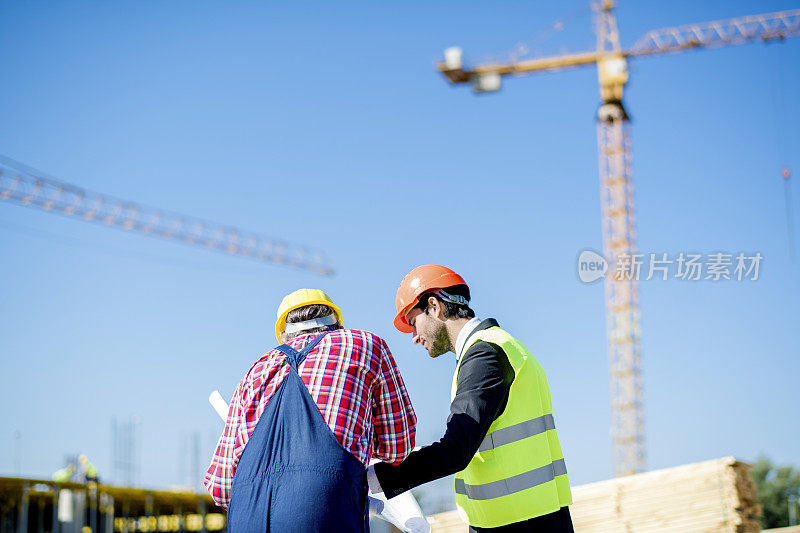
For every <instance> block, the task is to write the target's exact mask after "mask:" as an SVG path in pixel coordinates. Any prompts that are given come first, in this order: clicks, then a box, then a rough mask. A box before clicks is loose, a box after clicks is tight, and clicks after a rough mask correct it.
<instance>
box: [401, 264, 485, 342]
mask: <svg viewBox="0 0 800 533" xmlns="http://www.w3.org/2000/svg"><path fill="white" fill-rule="evenodd" d="M455 285H464V286H465V287H467V293H468V294H469V286H467V282H465V281H464V278H462V277H461V276H459V275H458V274H456V273H455V272H453V271H452V270H451V269H449V268H447V267H445V266H442V265H422V266H418V267H417V268H415V269H414V270H412V271H411V272H409V273H408V274H406V277H404V278H403V281H401V282H400V286H399V287H398V288H397V296H395V299H394V305H395V306H396V307H397V316H395V317H394V327H396V328H397V329H399V330H400V331H402V332H403V333H411V332H413V331H414V329H413V328H412V327H411V326H409V325H408V321H407V320H406V315H407V314H408V312H409V311H410V310H411V309H412V308H413V307H414V306H415V305H417V303H419V297H420V296H422V294H424V293H425V292H427V291H430V290H434V289H446V288H448V287H453V286H455ZM467 299H469V296H468V297H467Z"/></svg>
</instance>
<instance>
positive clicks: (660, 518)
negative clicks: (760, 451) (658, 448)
mask: <svg viewBox="0 0 800 533" xmlns="http://www.w3.org/2000/svg"><path fill="white" fill-rule="evenodd" d="M749 468H750V466H749V465H747V464H745V463H742V462H739V461H737V460H736V459H734V458H733V457H725V458H722V459H714V460H712V461H705V462H702V463H694V464H689V465H683V466H678V467H675V468H666V469H664V470H655V471H653V472H646V473H644V474H636V475H632V476H626V477H622V478H616V479H611V480H608V481H600V482H597V483H590V484H588V485H581V486H578V487H573V488H572V495H573V499H574V503H573V504H572V506H570V513H571V514H572V521H573V524H574V526H575V532H576V533H606V532H607V533H619V532H625V533H640V532H641V533H649V532H675V533H677V532H689V531H691V532H703V533H712V532H713V533H751V532H754V533H755V532H758V531H760V530H761V528H760V526H759V522H758V517H759V516H760V515H761V508H760V506H759V505H758V504H757V503H756V490H755V486H754V484H753V482H752V481H751V480H750V474H749V472H748V470H749ZM429 522H431V531H433V532H435V533H456V532H458V533H461V532H465V531H467V527H466V525H465V524H464V523H463V522H461V520H460V519H459V517H458V514H457V513H456V512H455V511H450V512H448V513H441V514H439V515H435V516H433V517H431V518H430V519H429Z"/></svg>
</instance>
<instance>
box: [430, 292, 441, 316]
mask: <svg viewBox="0 0 800 533" xmlns="http://www.w3.org/2000/svg"><path fill="white" fill-rule="evenodd" d="M428 309H430V310H431V315H433V316H434V317H435V318H438V319H439V320H444V309H443V308H442V303H441V302H440V301H439V300H437V299H436V298H434V297H433V296H429V297H428Z"/></svg>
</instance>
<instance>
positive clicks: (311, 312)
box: [281, 304, 342, 342]
mask: <svg viewBox="0 0 800 533" xmlns="http://www.w3.org/2000/svg"><path fill="white" fill-rule="evenodd" d="M330 314H333V309H331V308H330V307H328V306H327V305H322V304H314V305H306V306H303V307H298V308H297V309H293V310H291V311H289V314H288V315H286V323H287V324H295V323H297V322H305V321H306V320H311V319H312V318H322V317H325V316H328V315H330ZM335 329H342V323H341V322H340V321H338V320H337V321H336V323H335V324H331V325H330V326H319V327H316V328H309V329H304V330H301V331H295V332H294V333H286V332H284V333H283V335H282V336H281V338H282V339H283V340H284V342H285V341H288V340H291V339H293V338H295V337H297V336H298V335H305V334H306V333H315V332H321V331H333V330H335Z"/></svg>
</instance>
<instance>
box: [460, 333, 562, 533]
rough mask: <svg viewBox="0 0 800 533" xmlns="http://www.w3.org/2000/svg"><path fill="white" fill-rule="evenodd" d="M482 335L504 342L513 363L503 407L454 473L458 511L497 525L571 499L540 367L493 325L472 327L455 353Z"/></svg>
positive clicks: (550, 510) (472, 519)
mask: <svg viewBox="0 0 800 533" xmlns="http://www.w3.org/2000/svg"><path fill="white" fill-rule="evenodd" d="M478 341H485V342H488V343H491V344H494V345H496V346H499V347H500V348H502V350H503V352H505V354H506V356H507V357H508V361H509V363H511V366H512V368H513V369H514V382H513V383H512V384H511V389H510V391H509V394H508V403H507V404H506V408H505V410H504V411H503V413H502V414H501V415H500V416H499V417H498V418H497V419H496V420H495V421H494V422H493V423H492V425H491V426H489V431H488V432H487V434H486V437H485V438H484V439H483V442H481V445H480V447H479V448H478V452H477V453H476V454H475V456H474V457H473V458H472V460H471V461H470V463H469V465H467V468H466V469H464V470H462V471H461V472H458V473H457V474H456V479H455V492H456V505H457V506H458V512H459V515H460V516H461V518H462V519H463V520H465V521H466V522H468V523H469V524H470V525H471V526H473V527H499V526H504V525H507V524H513V523H515V522H521V521H523V520H529V519H531V518H535V517H537V516H542V515H545V514H549V513H553V512H555V511H557V510H558V509H560V508H561V507H565V506H567V505H570V504H571V503H572V493H571V492H570V489H569V478H568V477H567V468H566V466H565V464H564V454H563V453H562V452H561V445H560V444H559V442H558V435H556V430H555V424H554V421H553V404H552V401H551V399H550V387H548V386H547V377H546V376H545V373H544V369H542V366H541V365H540V364H539V362H538V361H536V359H535V358H534V357H533V355H532V354H531V352H530V351H528V349H527V348H525V346H524V345H523V344H522V343H521V342H519V341H518V340H516V339H515V338H514V337H512V336H511V335H509V334H508V333H507V332H505V331H504V330H502V329H500V328H499V327H497V326H494V327H490V328H487V329H484V330H481V331H476V332H475V333H473V334H472V336H471V337H470V338H469V345H466V346H464V347H463V348H462V350H461V353H460V354H458V365H457V367H456V372H455V374H454V375H453V387H452V389H451V394H450V397H451V401H452V400H453V399H454V398H455V395H456V387H457V383H458V371H459V369H460V368H461V361H462V359H463V357H464V354H465V353H466V351H467V350H468V349H469V347H470V346H471V345H473V344H475V343H476V342H478Z"/></svg>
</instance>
